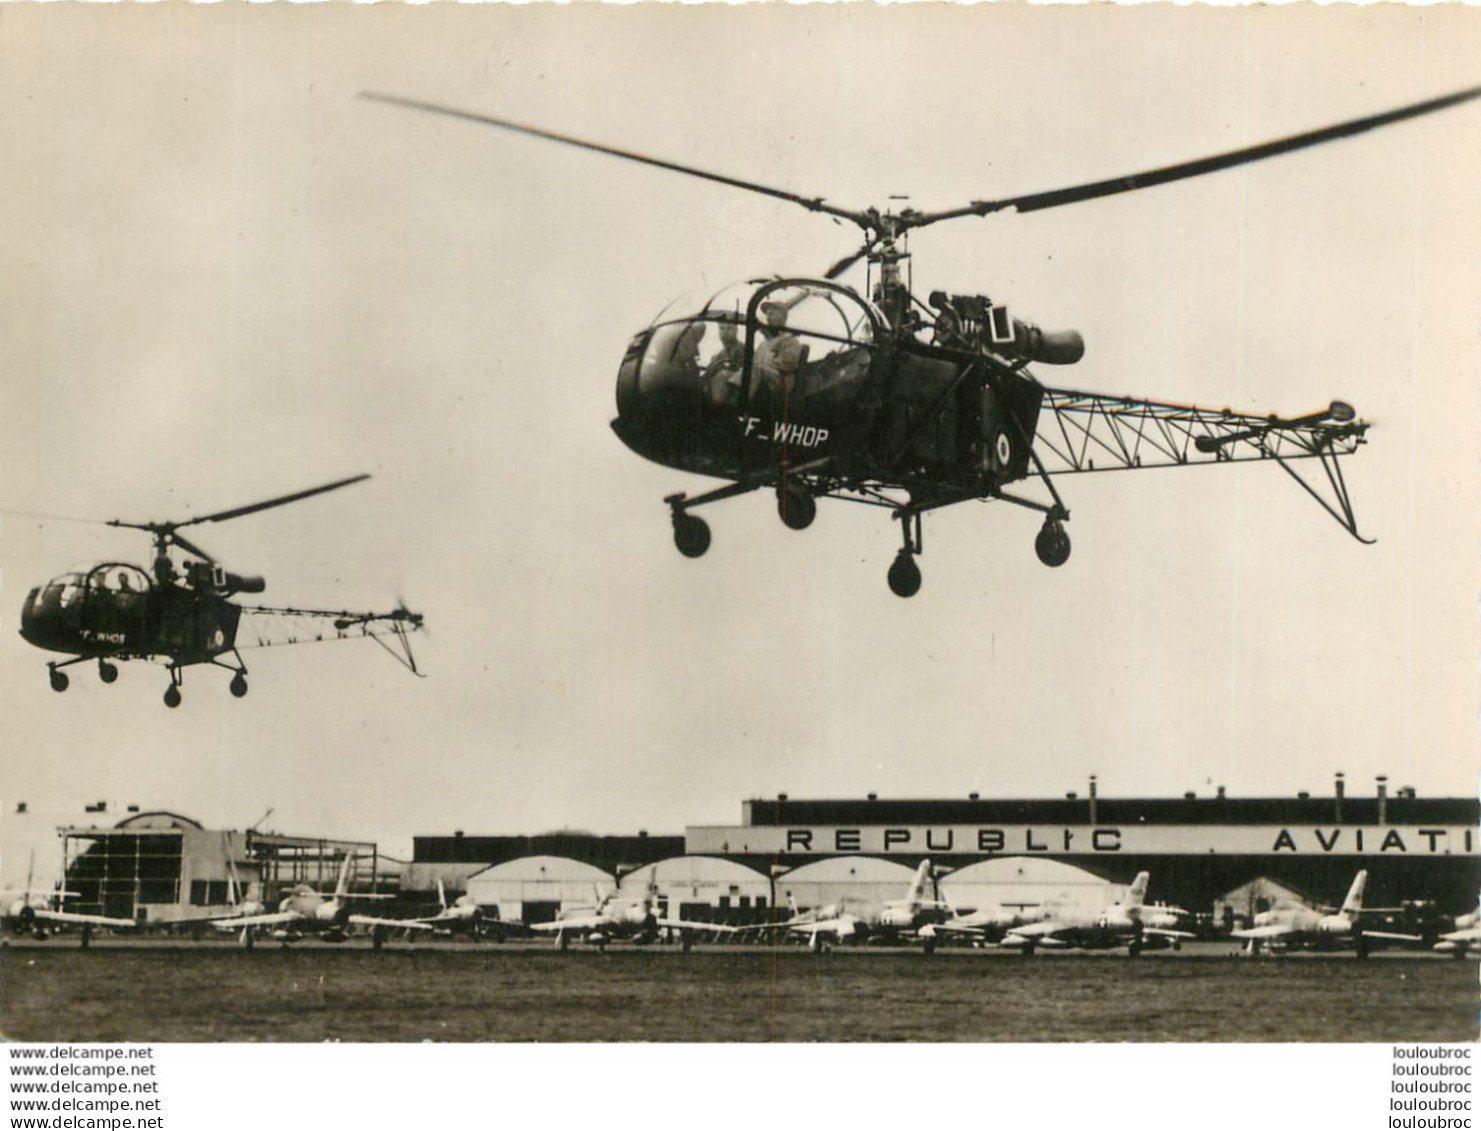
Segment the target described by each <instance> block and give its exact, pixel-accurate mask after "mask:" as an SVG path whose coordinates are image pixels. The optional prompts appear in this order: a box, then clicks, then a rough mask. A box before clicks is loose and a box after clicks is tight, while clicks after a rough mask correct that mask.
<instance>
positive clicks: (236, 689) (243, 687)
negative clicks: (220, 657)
mask: <svg viewBox="0 0 1481 1131" xmlns="http://www.w3.org/2000/svg"><path fill="white" fill-rule="evenodd" d="M231 693H232V694H233V695H235V696H236V697H237V698H238V699H240V698H241V697H242V696H243V695H245V694H247V677H246V676H244V675H243V674H242V673H241V672H237V674H236V675H235V676H234V677H232V681H231Z"/></svg>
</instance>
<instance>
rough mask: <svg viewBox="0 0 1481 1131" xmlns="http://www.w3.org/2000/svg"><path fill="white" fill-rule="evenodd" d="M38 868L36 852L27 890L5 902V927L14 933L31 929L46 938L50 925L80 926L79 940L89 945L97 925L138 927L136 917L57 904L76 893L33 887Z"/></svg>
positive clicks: (123, 927)
mask: <svg viewBox="0 0 1481 1131" xmlns="http://www.w3.org/2000/svg"><path fill="white" fill-rule="evenodd" d="M35 871H36V853H35V852H32V853H31V861H30V863H29V864H28V865H27V867H26V887H25V890H24V891H21V892H13V893H12V894H13V895H14V896H15V898H13V899H11V900H10V901H9V902H8V903H6V904H5V926H6V927H8V928H9V929H10V932H11V933H12V934H15V935H23V934H26V933H27V932H30V934H31V935H32V936H33V937H35V938H37V939H44V938H46V936H47V926H48V924H54V925H57V926H74V927H80V928H81V934H80V935H79V939H80V941H81V944H82V945H83V946H84V947H85V946H87V945H88V944H89V943H91V942H92V936H93V928H94V927H109V928H111V929H113V930H115V931H133V930H137V929H138V927H139V923H138V921H137V920H135V919H117V918H112V917H110V916H107V915H83V914H81V913H79V912H76V911H67V910H64V909H63V908H62V907H56V906H53V905H54V904H63V905H65V902H66V899H67V897H68V896H69V895H75V894H76V893H75V892H69V891H63V890H62V889H61V885H58V886H57V887H56V888H55V889H54V890H50V891H37V890H36V889H35V888H33V887H32V886H31V885H32V880H33V879H34V876H35ZM38 899H39V900H40V902H39V903H38V902H37V900H38Z"/></svg>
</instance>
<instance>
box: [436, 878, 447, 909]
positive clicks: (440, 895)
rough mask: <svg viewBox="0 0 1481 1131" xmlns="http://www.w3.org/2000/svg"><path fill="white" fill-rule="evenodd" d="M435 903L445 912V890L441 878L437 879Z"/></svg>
mask: <svg viewBox="0 0 1481 1131" xmlns="http://www.w3.org/2000/svg"><path fill="white" fill-rule="evenodd" d="M437 903H438V905H439V906H440V907H441V908H442V909H443V910H444V911H446V910H447V890H446V889H445V888H444V887H443V886H442V877H441V876H438V877H437Z"/></svg>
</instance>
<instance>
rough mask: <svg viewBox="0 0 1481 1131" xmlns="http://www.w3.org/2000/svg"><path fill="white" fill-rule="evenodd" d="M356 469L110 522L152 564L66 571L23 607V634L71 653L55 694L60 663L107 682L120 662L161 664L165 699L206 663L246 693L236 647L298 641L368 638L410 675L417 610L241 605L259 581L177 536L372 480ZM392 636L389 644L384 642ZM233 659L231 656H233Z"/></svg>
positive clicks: (52, 667) (175, 701)
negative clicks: (247, 498) (171, 518)
mask: <svg viewBox="0 0 1481 1131" xmlns="http://www.w3.org/2000/svg"><path fill="white" fill-rule="evenodd" d="M369 478H370V476H368V475H355V476H352V477H350V478H349V479H340V480H337V481H336V482H334V483H326V484H324V485H323V486H321V487H311V488H309V489H308V490H306V491H297V492H294V493H293V494H291V495H282V496H280V497H278V498H275V499H268V500H266V501H264V502H260V503H249V504H248V505H246V506H242V507H233V508H231V509H230V510H224V511H216V512H214V513H212V514H204V515H198V516H197V517H195V518H187V519H183V520H181V521H178V522H126V521H123V520H121V519H111V520H109V521H108V522H106V524H105V525H108V526H121V527H127V528H129V529H133V530H143V531H147V532H148V533H149V534H150V535H151V536H152V538H153V539H154V561H153V563H152V568H150V569H147V570H146V569H144V568H142V567H140V566H137V565H130V564H128V563H126V562H118V561H107V562H100V563H98V564H96V565H92V566H87V567H84V568H80V569H75V570H71V571H69V572H67V573H65V574H62V575H61V576H60V577H56V578H53V579H52V580H51V581H49V582H47V584H45V585H39V586H37V587H36V588H35V589H32V590H31V592H30V593H29V594H28V595H27V597H26V602H25V605H24V607H23V608H22V609H21V636H22V637H24V638H25V639H26V641H27V642H29V643H31V644H34V645H35V646H36V647H38V648H43V649H46V650H47V651H50V652H62V653H65V654H67V655H70V656H72V657H73V658H72V659H70V660H53V661H51V662H50V663H48V664H47V668H48V669H49V671H50V673H51V686H52V689H53V690H54V691H66V690H67V686H68V683H69V682H70V681H69V679H68V676H67V673H66V672H65V671H63V670H62V669H63V668H68V667H71V666H72V665H73V664H80V663H84V662H86V661H90V660H91V661H96V663H97V665H98V678H99V679H101V680H102V681H103V682H104V683H112V682H113V681H114V680H116V679H117V678H118V662H120V661H123V660H139V659H154V660H160V661H162V662H163V663H164V665H165V667H166V668H167V669H168V670H169V673H170V686H169V687H168V688H166V690H165V695H164V700H165V705H166V706H167V707H178V706H179V705H180V687H181V684H182V682H183V676H182V669H183V668H186V667H189V666H190V665H192V664H213V665H215V666H216V667H218V668H225V669H226V670H227V671H229V672H231V673H232V680H231V685H230V686H231V693H232V694H233V695H235V696H236V697H237V698H239V699H240V698H241V697H242V696H244V695H246V694H247V665H246V663H245V662H244V661H243V660H242V656H241V653H240V651H239V650H238V649H240V648H249V647H263V648H265V647H271V646H273V645H278V644H304V643H310V642H313V641H319V640H343V639H349V638H352V637H369V638H371V639H373V640H375V641H376V643H378V644H380V645H381V646H382V647H384V648H385V649H386V650H387V651H388V652H390V653H391V655H392V656H393V657H394V658H395V659H396V660H397V661H398V662H399V663H401V664H402V665H403V666H405V667H406V668H408V669H409V670H410V671H411V672H413V673H414V674H417V675H420V674H421V673H420V672H418V671H417V667H416V659H415V657H414V656H413V655H412V652H411V642H410V639H409V636H410V634H411V633H413V632H416V631H417V630H418V629H419V628H421V627H422V616H421V614H420V613H413V612H410V611H408V610H407V609H405V608H396V609H394V610H392V611H391V612H388V613H354V612H344V611H336V610H328V609H297V608H286V607H271V606H266V605H239V604H236V603H235V602H233V601H232V600H230V598H231V597H233V596H235V595H236V594H238V593H261V592H262V591H263V590H264V589H265V588H266V584H267V583H266V582H265V581H264V579H263V578H261V577H255V576H247V575H243V574H236V573H232V572H230V571H228V570H226V569H224V568H223V567H222V566H221V565H220V563H218V562H217V561H216V559H215V558H214V557H212V556H211V555H210V554H209V553H207V552H206V551H205V550H203V549H201V547H200V546H199V545H197V544H196V543H194V542H193V541H191V540H190V539H188V538H187V537H186V536H185V535H184V534H182V533H180V531H181V530H182V528H184V527H187V526H195V525H199V524H201V523H207V522H225V521H226V520H228V519H233V518H241V517H242V516H244V515H249V514H256V513H257V512H258V511H264V510H267V509H269V508H270V507H280V506H283V505H284V504H286V503H294V502H297V501H299V500H300V499H307V498H310V497H311V496H313V495H322V494H324V493H325V492H326V491H334V490H337V489H338V488H340V487H347V486H349V485H350V484H351V483H359V482H360V481H361V480H364V479H369ZM175 548H179V549H180V550H183V551H184V552H185V553H187V554H193V555H194V556H195V558H196V559H197V560H193V561H191V560H187V561H184V562H183V563H182V565H181V566H180V567H178V568H177V567H176V565H175V562H174V559H173V558H172V557H171V550H172V549H175ZM243 622H246V623H247V624H250V625H251V631H252V640H251V642H250V643H248V642H246V640H245V639H244V638H242V637H241V636H240V629H241V627H242V625H243ZM384 638H389V639H390V640H393V641H395V644H396V647H392V645H391V644H389V643H387V639H384ZM231 661H234V662H231Z"/></svg>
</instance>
